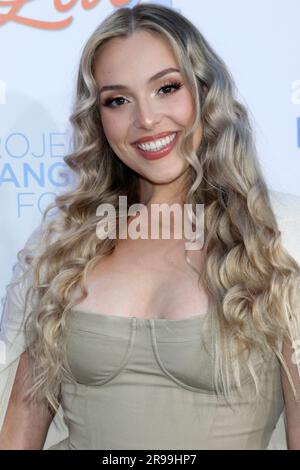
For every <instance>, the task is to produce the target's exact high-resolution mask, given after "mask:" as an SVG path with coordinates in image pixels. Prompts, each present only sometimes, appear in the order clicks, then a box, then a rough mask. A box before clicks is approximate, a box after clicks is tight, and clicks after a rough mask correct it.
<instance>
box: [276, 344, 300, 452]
mask: <svg viewBox="0 0 300 470" xmlns="http://www.w3.org/2000/svg"><path fill="white" fill-rule="evenodd" d="M282 353H283V356H284V358H285V360H286V363H287V366H288V369H289V372H290V374H291V376H292V379H293V382H294V385H295V388H296V391H297V394H298V396H300V379H299V373H298V370H297V365H296V364H294V362H293V361H292V355H293V349H292V347H291V345H290V343H289V344H288V343H287V342H286V341H284V343H283V348H282ZM298 356H299V354H298ZM281 383H282V388H283V395H284V404H285V410H284V420H285V430H286V439H287V448H288V450H300V400H299V401H298V402H296V401H295V398H294V395H293V391H292V389H291V386H290V383H289V381H288V378H287V375H286V373H285V371H284V370H283V368H282V367H281Z"/></svg>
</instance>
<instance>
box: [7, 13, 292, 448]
mask: <svg viewBox="0 0 300 470" xmlns="http://www.w3.org/2000/svg"><path fill="white" fill-rule="evenodd" d="M233 87H234V85H233V80H232V78H231V76H230V74H229V72H228V70H227V68H226V66H225V64H224V62H223V61H222V60H221V59H220V58H219V57H218V56H217V54H216V53H215V52H214V51H213V50H212V48H211V47H210V46H209V44H208V43H207V42H206V40H205V39H204V38H203V36H202V35H201V34H200V33H199V31H198V30H197V29H196V28H195V27H194V26H193V25H192V24H191V23H190V22H189V21H188V20H187V19H186V18H184V17H183V16H181V15H180V14H179V13H177V12H175V11H173V10H170V9H168V8H166V7H162V6H158V5H149V4H148V5H146V4H140V5H138V6H136V7H134V8H133V9H129V8H121V9H119V10H117V11H116V12H115V13H113V14H112V15H111V16H109V17H108V18H106V19H105V21H103V23H102V24H101V25H100V26H99V28H97V30H96V31H95V32H94V33H93V35H92V36H91V38H90V39H89V40H88V42H87V44H86V46H85V48H84V51H83V54H82V58H81V62H80V68H79V75H78V82H77V101H76V103H75V109H74V112H73V114H72V116H71V122H72V123H73V125H74V131H75V139H74V143H75V149H74V152H73V153H72V154H71V155H69V156H67V157H65V161H66V163H67V164H68V165H69V167H70V168H71V169H72V170H74V171H75V172H76V174H77V175H78V177H79V178H78V185H77V187H76V189H75V190H72V191H70V192H68V193H66V194H64V195H60V196H58V197H57V198H56V201H55V205H56V207H58V209H59V216H58V217H55V218H53V220H46V213H45V216H44V218H43V222H42V224H41V226H40V227H39V228H38V229H36V231H35V232H34V233H33V235H32V237H31V238H30V239H29V240H28V242H27V245H26V246H25V249H24V250H23V251H21V254H20V256H19V263H18V265H17V267H16V270H15V278H16V279H17V281H18V282H17V284H12V285H10V286H9V288H8V293H7V298H6V304H5V310H4V320H3V326H2V331H3V332H4V336H3V338H4V341H5V343H6V344H7V358H6V363H5V366H4V367H3V370H2V378H1V384H2V389H3V390H2V396H3V397H4V400H3V401H5V404H3V405H2V410H1V415H2V419H4V415H5V420H4V423H3V426H2V431H1V440H0V442H1V445H0V446H2V448H27V449H28V448H31V449H41V448H43V447H44V448H49V447H50V448H51V449H230V448H231V449H263V448H267V446H268V443H269V440H270V436H271V434H272V430H273V429H274V427H275V425H276V423H277V421H278V418H279V416H280V414H281V412H282V410H283V409H284V410H285V416H286V431H287V440H288V447H289V448H290V449H292V448H298V449H299V448H300V425H299V422H300V404H299V396H300V381H299V375H298V371H297V365H296V363H295V361H294V358H295V355H294V356H292V352H293V351H292V348H291V345H292V344H293V345H294V349H296V347H295V345H296V344H298V343H297V341H298V339H299V338H300V335H299V319H300V315H299V279H300V276H299V274H300V269H299V264H298V263H299V260H300V247H299V243H298V242H297V240H298V237H297V234H296V230H297V229H299V228H300V201H299V198H297V197H295V198H293V197H289V196H286V195H279V194H277V193H274V192H271V191H268V189H267V186H266V183H265V181H264V178H263V175H262V173H261V170H260V167H259V163H258V159H257V156H256V153H255V146H254V143H253V138H252V131H251V126H250V123H249V120H248V115H247V111H246V109H245V108H244V107H243V105H242V104H240V103H239V102H238V101H237V100H236V99H235V98H234V94H233ZM158 157H159V158H158ZM120 196H123V197H124V196H126V197H127V204H128V206H132V205H133V204H143V207H144V208H145V209H146V219H144V221H145V220H147V222H149V223H150V224H151V225H152V224H153V222H154V219H153V218H152V215H151V211H150V210H149V209H151V208H152V207H153V205H154V204H164V203H167V204H173V203H176V204H178V205H179V207H183V205H184V204H191V205H192V207H193V209H195V207H196V205H197V204H199V203H200V204H204V208H205V210H204V235H205V237H204V242H203V245H202V246H201V249H198V250H195V249H190V248H191V246H190V245H188V248H189V249H187V245H186V244H185V243H186V239H185V238H184V237H182V238H181V239H178V238H176V237H174V239H173V238H172V237H170V238H169V239H166V240H165V239H156V240H155V239H153V238H151V237H150V238H145V239H135V238H134V237H127V238H121V237H120V236H118V237H117V238H115V239H114V238H113V237H106V238H105V237H103V238H101V237H100V236H99V232H101V230H99V225H98V224H99V222H101V220H103V218H101V215H99V213H97V210H98V207H99V206H101V205H103V204H110V206H112V207H113V208H115V209H116V214H117V215H118V217H117V219H116V224H115V226H117V227H118V228H119V227H121V222H122V221H124V217H123V215H124V214H123V213H122V211H121V208H120V199H119V197H120ZM105 207H106V206H105ZM177 207H178V206H177ZM48 210H49V209H48ZM287 210H288V211H289V212H287ZM131 215H132V214H131ZM191 217H192V215H191V214H189V220H190V221H192V222H193V224H192V227H195V223H196V221H197V217H196V219H195V217H194V218H193V219H191ZM125 221H126V222H127V223H126V224H125V230H126V231H127V229H128V231H129V232H130V223H132V222H133V221H134V219H131V220H130V215H129V216H128V217H127V215H126V214H125ZM129 222H130V223H129ZM162 225H163V224H162ZM115 226H113V227H114V228H115ZM123 227H124V225H123ZM109 233H111V232H109ZM126 234H127V232H126ZM194 240H195V239H194ZM283 242H284V243H283ZM297 243H298V244H297ZM287 249H288V250H289V252H288V251H287ZM26 254H27V255H29V256H27V257H26ZM21 255H22V256H21ZM22 273H23V275H22ZM20 274H21V277H20ZM25 293H26V294H28V293H31V294H30V296H28V298H25ZM297 301H298V302H297ZM23 313H24V315H23ZM23 316H24V324H23V323H21V320H23ZM16 332H17V333H18V336H17V337H15V333H16ZM19 333H21V334H19ZM20 384H23V386H21V385H20ZM60 405H61V407H60ZM59 407H60V408H59ZM61 413H62V414H61ZM53 417H54V418H55V419H54V420H53ZM33 422H34V424H35V425H34V426H33V427H32V423H33ZM51 423H56V424H58V425H59V428H58V430H54V428H53V426H51V427H50V430H51V429H52V436H50V438H49V433H48V430H49V426H50V424H51ZM16 425H17V426H16ZM29 427H30V429H31V432H30V433H28V432H26V430H27V428H29ZM32 428H34V430H32ZM47 435H48V438H49V440H48V441H47V445H45V440H46V437H47ZM51 440H52V442H51ZM52 444H54V445H52Z"/></svg>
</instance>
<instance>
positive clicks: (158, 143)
mask: <svg viewBox="0 0 300 470" xmlns="http://www.w3.org/2000/svg"><path fill="white" fill-rule="evenodd" d="M178 135H179V132H171V133H170V132H164V133H162V134H158V136H159V137H160V138H157V135H156V136H153V137H144V138H143V139H140V140H138V141H137V142H135V143H134V144H133V145H134V147H135V148H136V150H137V151H138V153H139V154H140V155H142V157H144V158H146V159H147V160H157V159H158V158H162V157H165V156H166V155H168V153H170V152H171V150H172V149H173V148H174V147H175V145H176V143H177V140H178Z"/></svg>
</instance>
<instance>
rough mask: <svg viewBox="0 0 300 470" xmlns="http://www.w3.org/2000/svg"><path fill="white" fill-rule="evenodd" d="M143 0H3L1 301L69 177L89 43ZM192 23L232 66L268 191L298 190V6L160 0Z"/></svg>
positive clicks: (251, 0) (288, 0) (248, 0)
mask: <svg viewBox="0 0 300 470" xmlns="http://www.w3.org/2000/svg"><path fill="white" fill-rule="evenodd" d="M138 3H142V2H140V1H138V0H132V1H126V0H68V1H67V0H64V1H63V0H12V1H9V2H7V1H1V0H0V191H1V197H0V204H1V232H0V237H1V244H0V257H1V270H0V296H1V298H2V301H3V296H4V290H5V285H6V284H7V283H8V281H9V279H10V277H11V270H12V265H13V263H14V262H15V259H16V258H15V257H16V252H17V251H18V250H20V249H21V248H22V246H23V245H24V242H25V240H26V239H27V238H28V236H29V234H30V233H31V232H32V231H33V229H34V228H35V227H36V226H37V224H38V223H39V221H40V219H41V215H42V213H43V210H44V208H45V207H46V206H47V205H48V204H49V202H50V201H51V200H53V198H54V196H55V195H56V194H58V193H60V192H63V191H64V190H65V189H66V188H67V186H68V185H70V184H72V182H71V181H70V172H67V171H66V166H65V164H64V162H63V156H64V155H66V154H67V153H68V152H70V149H71V129H70V124H69V120H68V119H69V115H70V109H71V104H72V102H73V99H74V94H75V82H76V74H77V68H78V63H79V58H80V55H81V52H82V48H83V45H84V43H85V41H86V40H87V38H88V37H89V36H90V34H91V33H92V31H93V30H94V29H95V28H96V26H97V25H98V24H99V23H100V22H101V21H102V19H104V18H105V17H106V16H107V15H108V14H110V13H111V12H112V11H114V10H115V9H118V8H120V7H124V6H127V7H133V6H135V5H136V4H138ZM145 3H157V4H161V5H166V6H168V7H170V8H174V9H175V10H178V11H179V12H181V13H182V14H184V15H185V16H186V17H188V18H189V19H190V20H191V21H192V22H193V23H194V24H195V25H196V26H197V27H198V28H199V29H200V30H201V31H202V33H203V34H204V35H205V36H206V38H207V39H208V41H209V42H210V43H211V44H212V46H213V47H214V48H215V49H216V51H217V52H218V53H219V54H220V55H221V57H222V58H223V59H224V60H225V62H226V63H227V65H228V67H229V69H230V70H231V72H232V74H233V77H234V79H235V82H236V84H237V87H238V90H239V98H240V100H241V101H242V102H243V103H244V104H245V105H246V106H247V107H248V109H249V112H250V114H251V119H252V122H253V125H254V129H255V135H256V141H257V147H258V151H259V158H260V161H261V164H262V168H263V171H264V174H265V178H266V180H267V182H268V184H269V186H270V188H273V189H275V190H278V191H283V192H289V193H294V194H300V185H299V173H300V54H299V44H300V28H299V18H300V2H299V0H285V1H283V0H264V1H261V0H227V1H226V2H223V1H222V0H210V1H209V2H207V1H204V0H203V1H202V0H157V1H155V2H145Z"/></svg>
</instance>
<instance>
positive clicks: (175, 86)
mask: <svg viewBox="0 0 300 470" xmlns="http://www.w3.org/2000/svg"><path fill="white" fill-rule="evenodd" d="M181 87H182V83H179V82H170V83H166V84H165V85H164V86H162V87H161V88H160V89H159V91H160V90H165V89H170V88H172V89H173V90H175V91H177V90H179V89H180V88H181ZM175 91H173V92H172V93H174V92H175ZM164 94H167V95H169V94H170V92H169V93H164Z"/></svg>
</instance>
